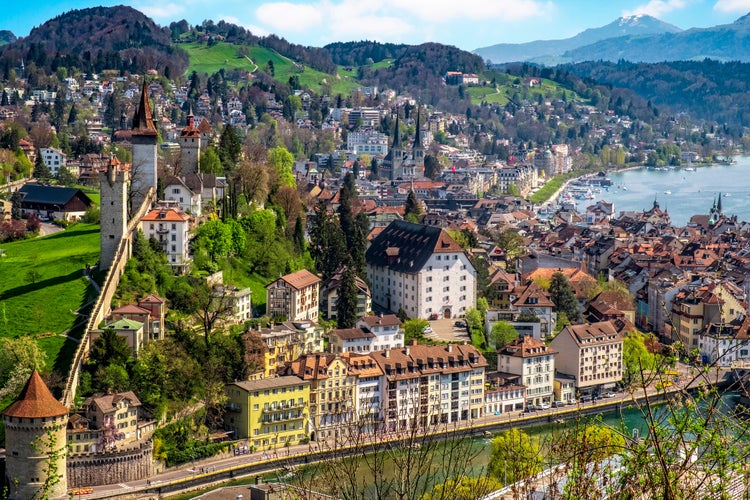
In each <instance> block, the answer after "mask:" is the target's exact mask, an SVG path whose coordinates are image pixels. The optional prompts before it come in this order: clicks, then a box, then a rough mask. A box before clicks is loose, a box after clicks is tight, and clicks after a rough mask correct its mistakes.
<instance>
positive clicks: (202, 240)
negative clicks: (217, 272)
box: [193, 219, 233, 262]
mask: <svg viewBox="0 0 750 500" xmlns="http://www.w3.org/2000/svg"><path fill="white" fill-rule="evenodd" d="M193 244H194V245H196V247H198V248H202V249H204V250H205V251H206V252H208V255H209V258H210V259H211V261H212V262H217V259H219V258H220V257H224V256H226V255H228V254H229V251H230V250H231V249H232V248H233V246H232V230H231V228H230V227H229V226H228V225H226V224H224V223H223V222H222V221H220V220H218V219H212V220H208V221H206V222H204V223H203V224H201V225H200V226H198V228H197V229H196V231H195V239H194V240H193Z"/></svg>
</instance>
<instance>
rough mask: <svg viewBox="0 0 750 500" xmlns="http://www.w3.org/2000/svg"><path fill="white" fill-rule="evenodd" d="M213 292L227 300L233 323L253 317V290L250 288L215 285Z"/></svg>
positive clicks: (242, 321)
mask: <svg viewBox="0 0 750 500" xmlns="http://www.w3.org/2000/svg"><path fill="white" fill-rule="evenodd" d="M213 293H214V295H215V296H217V297H222V298H223V300H225V301H226V302H227V306H228V308H229V317H230V318H231V320H232V321H234V322H235V323H244V322H245V321H247V320H249V319H251V318H252V317H253V303H252V295H253V291H252V290H251V289H250V288H238V287H236V286H233V285H217V286H215V287H214V288H213Z"/></svg>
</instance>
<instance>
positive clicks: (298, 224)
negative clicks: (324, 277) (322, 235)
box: [294, 212, 307, 255]
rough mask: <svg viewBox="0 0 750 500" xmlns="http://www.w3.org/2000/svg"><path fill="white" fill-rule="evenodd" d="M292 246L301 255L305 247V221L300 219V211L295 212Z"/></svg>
mask: <svg viewBox="0 0 750 500" xmlns="http://www.w3.org/2000/svg"><path fill="white" fill-rule="evenodd" d="M294 248H295V249H296V250H297V255H302V254H303V253H305V250H306V249H307V240H306V238H305V222H304V221H303V220H302V212H300V213H298V214H297V220H296V221H295V222H294Z"/></svg>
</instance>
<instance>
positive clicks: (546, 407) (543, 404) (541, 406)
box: [539, 403, 549, 410]
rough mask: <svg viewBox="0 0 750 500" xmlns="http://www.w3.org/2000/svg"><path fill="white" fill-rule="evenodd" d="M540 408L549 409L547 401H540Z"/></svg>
mask: <svg viewBox="0 0 750 500" xmlns="http://www.w3.org/2000/svg"><path fill="white" fill-rule="evenodd" d="M539 409H540V410H549V405H548V404H547V403H541V404H540V405H539Z"/></svg>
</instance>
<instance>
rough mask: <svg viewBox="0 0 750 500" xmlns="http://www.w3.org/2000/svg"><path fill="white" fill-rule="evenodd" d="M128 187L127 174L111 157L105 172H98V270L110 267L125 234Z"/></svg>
mask: <svg viewBox="0 0 750 500" xmlns="http://www.w3.org/2000/svg"><path fill="white" fill-rule="evenodd" d="M129 186H130V173H129V172H126V171H124V170H123V169H121V168H120V162H119V161H118V160H117V158H116V157H114V156H113V157H112V158H111V159H110V161H109V165H108V167H107V171H106V172H99V195H100V200H99V218H100V220H101V233H100V240H99V241H100V245H99V269H100V270H105V269H109V267H110V266H111V265H112V261H113V260H114V258H115V253H116V252H117V246H118V245H119V244H120V241H121V240H122V237H123V236H124V235H125V232H126V231H127V227H128V188H129Z"/></svg>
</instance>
